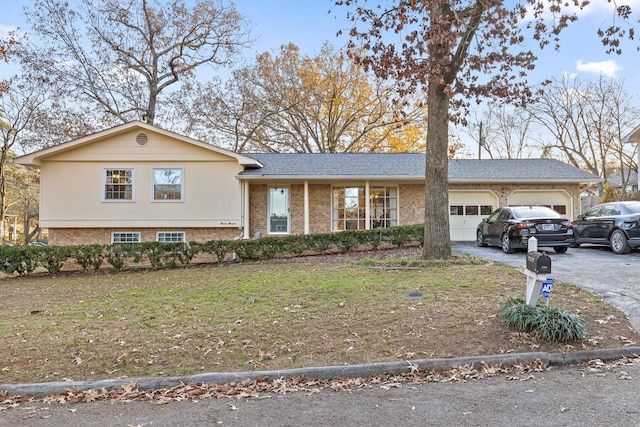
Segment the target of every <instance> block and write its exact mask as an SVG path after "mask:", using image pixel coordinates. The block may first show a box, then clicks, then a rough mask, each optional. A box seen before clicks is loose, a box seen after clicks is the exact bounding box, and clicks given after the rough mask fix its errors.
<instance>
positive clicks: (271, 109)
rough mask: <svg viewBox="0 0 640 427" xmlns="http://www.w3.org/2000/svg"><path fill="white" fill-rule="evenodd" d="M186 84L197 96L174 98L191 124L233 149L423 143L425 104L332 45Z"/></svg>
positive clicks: (413, 146) (287, 52)
mask: <svg viewBox="0 0 640 427" xmlns="http://www.w3.org/2000/svg"><path fill="white" fill-rule="evenodd" d="M185 89H188V90H187V92H188V93H190V94H191V96H189V95H188V94H180V96H179V98H181V99H182V101H180V100H176V101H177V102H179V103H180V108H184V109H186V110H187V111H191V112H193V113H192V114H188V116H189V118H190V120H191V125H190V126H191V128H192V129H198V133H200V134H208V133H210V132H211V130H210V129H215V130H216V131H217V135H218V136H219V137H223V138H224V140H225V141H227V144H226V145H228V146H229V147H230V148H231V149H233V150H235V151H272V152H307V153H312V152H323V153H339V152H355V151H358V152H363V151H369V152H371V151H376V152H382V151H416V150H417V149H420V148H421V147H422V144H423V141H424V139H423V138H422V136H423V132H424V126H423V123H424V115H425V109H424V108H422V107H420V106H412V105H408V104H402V105H401V104H395V103H394V102H393V95H394V91H395V88H394V86H393V85H391V84H389V82H383V81H382V80H380V79H376V78H373V76H372V75H370V74H368V73H366V72H365V71H364V69H363V68H362V67H361V66H359V65H357V64H355V63H354V62H353V61H352V60H350V59H349V58H347V57H346V56H344V55H343V54H341V53H340V52H337V51H335V49H334V48H333V47H332V46H330V45H328V44H325V45H324V46H323V48H322V50H321V52H320V53H319V54H318V55H315V56H307V55H302V54H301V53H300V51H299V49H298V47H297V46H295V45H294V44H288V45H285V46H282V48H281V49H280V51H279V52H278V53H277V54H272V53H269V52H267V53H263V54H261V55H259V56H258V57H257V58H256V61H255V63H254V64H251V65H249V66H246V67H244V68H241V69H239V70H236V71H235V72H234V73H233V75H232V76H231V78H230V79H229V81H228V82H227V83H226V85H225V86H224V87H220V86H219V85H217V84H215V83H210V84H207V85H196V86H195V90H194V88H188V87H187V86H185ZM193 95H195V96H193ZM196 122H200V123H206V127H208V128H209V130H207V129H206V128H203V127H202V126H201V125H200V126H198V124H197V123H196ZM206 139H207V140H211V138H206Z"/></svg>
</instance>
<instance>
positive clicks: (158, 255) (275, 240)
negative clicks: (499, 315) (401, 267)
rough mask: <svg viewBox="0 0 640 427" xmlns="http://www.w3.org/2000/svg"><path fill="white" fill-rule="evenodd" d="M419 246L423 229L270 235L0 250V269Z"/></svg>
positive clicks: (51, 269) (22, 271) (169, 263)
mask: <svg viewBox="0 0 640 427" xmlns="http://www.w3.org/2000/svg"><path fill="white" fill-rule="evenodd" d="M423 242H424V227H423V226H422V225H408V226H395V227H390V228H376V229H373V230H348V231H341V232H338V233H324V234H307V235H289V236H280V237H272V236H269V237H261V238H259V239H255V240H211V241H208V242H204V243H201V242H189V243H159V242H145V243H134V244H116V245H98V244H95V245H76V246H0V271H2V272H3V273H5V274H8V275H15V274H18V275H21V276H22V275H27V274H31V273H33V272H34V271H35V269H36V268H38V267H42V268H44V269H45V270H47V272H48V273H49V274H58V273H59V272H60V271H61V269H62V267H63V265H64V264H65V263H67V262H75V263H76V264H78V265H79V266H80V267H81V268H82V270H83V271H89V270H93V271H98V270H99V269H100V268H101V267H102V266H103V265H104V264H105V262H106V263H107V264H109V265H110V266H111V267H113V268H115V269H117V270H121V269H123V268H125V267H127V266H130V265H132V264H138V263H147V264H151V267H153V268H160V267H175V266H177V265H187V264H189V263H190V262H191V261H192V260H193V258H194V257H195V256H196V255H198V254H207V255H210V256H212V257H213V259H215V260H216V261H217V262H218V263H222V262H224V261H225V260H234V261H238V262H242V261H256V260H264V259H270V258H277V257H292V256H300V255H303V254H321V253H329V252H333V253H335V252H340V253H347V252H350V251H353V250H356V249H359V248H364V247H367V248H372V249H376V248H378V247H379V246H381V245H387V246H388V245H391V246H395V247H402V246H407V245H416V244H419V245H422V244H423Z"/></svg>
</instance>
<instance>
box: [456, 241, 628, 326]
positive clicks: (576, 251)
mask: <svg viewBox="0 0 640 427" xmlns="http://www.w3.org/2000/svg"><path fill="white" fill-rule="evenodd" d="M451 248H452V249H453V250H455V251H459V252H466V253H469V254H472V255H477V256H480V257H483V258H486V259H489V260H492V261H499V262H502V263H505V264H508V265H512V266H514V267H520V266H523V265H525V262H526V260H525V256H526V252H524V251H523V252H516V253H514V254H505V253H504V252H503V251H502V249H500V248H494V247H486V248H480V247H478V246H477V244H476V242H452V243H451ZM539 251H541V252H545V253H546V254H547V255H549V256H550V257H551V275H550V276H551V277H553V278H554V279H556V280H561V281H563V282H568V283H572V284H574V285H578V286H580V287H581V288H584V289H587V290H589V291H591V292H593V293H594V294H596V295H600V296H602V297H604V298H605V299H606V300H607V301H608V302H609V303H611V304H612V305H614V306H615V307H617V308H619V309H620V310H621V311H622V312H623V313H625V314H626V315H627V316H628V317H629V319H630V321H631V323H632V325H633V326H634V328H635V329H636V330H640V251H638V250H633V251H631V253H630V254H627V255H616V254H614V253H613V252H611V249H609V248H606V247H598V246H591V245H582V246H580V247H579V248H570V249H569V250H568V251H567V252H566V253H564V254H557V253H555V252H554V251H553V249H549V248H543V247H540V248H539ZM522 284H523V289H524V288H525V284H526V279H525V278H524V275H523V278H522ZM552 292H553V291H552ZM552 295H553V293H552Z"/></svg>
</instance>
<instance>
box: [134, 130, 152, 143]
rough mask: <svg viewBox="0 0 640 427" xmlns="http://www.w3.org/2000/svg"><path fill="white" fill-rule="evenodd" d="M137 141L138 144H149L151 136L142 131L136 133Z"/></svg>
mask: <svg viewBox="0 0 640 427" xmlns="http://www.w3.org/2000/svg"><path fill="white" fill-rule="evenodd" d="M136 142H137V143H138V145H147V142H149V136H148V135H147V134H146V133H142V132H140V133H139V134H137V135H136Z"/></svg>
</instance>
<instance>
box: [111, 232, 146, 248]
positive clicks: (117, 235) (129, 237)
mask: <svg viewBox="0 0 640 427" xmlns="http://www.w3.org/2000/svg"><path fill="white" fill-rule="evenodd" d="M118 243H140V232H138V231H125V232H123V231H114V232H113V233H111V244H112V245H115V244H118Z"/></svg>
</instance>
